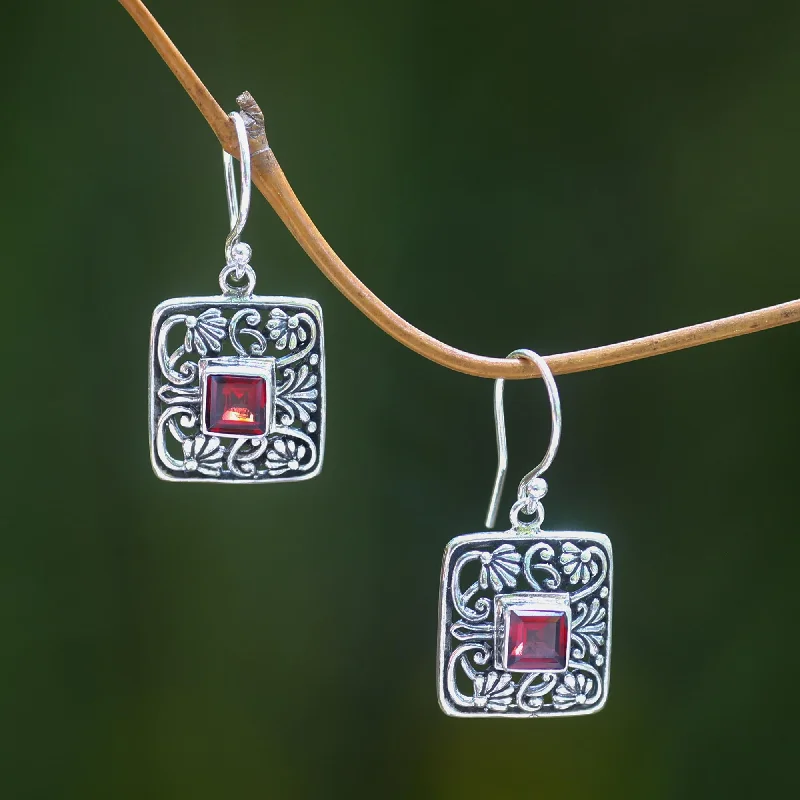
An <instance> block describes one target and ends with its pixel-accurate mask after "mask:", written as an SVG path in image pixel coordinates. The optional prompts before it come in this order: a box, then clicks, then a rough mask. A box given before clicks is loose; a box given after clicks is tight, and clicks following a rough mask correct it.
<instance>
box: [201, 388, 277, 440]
mask: <svg viewBox="0 0 800 800" xmlns="http://www.w3.org/2000/svg"><path fill="white" fill-rule="evenodd" d="M205 414H206V429H207V430H208V431H209V432H211V433H219V434H222V435H223V436H225V435H228V436H230V435H234V436H263V434H265V433H266V432H267V382H266V381H265V380H264V378H259V377H249V376H248V377H243V376H241V375H208V376H207V378H206V411H205Z"/></svg>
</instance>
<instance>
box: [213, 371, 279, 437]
mask: <svg viewBox="0 0 800 800" xmlns="http://www.w3.org/2000/svg"><path fill="white" fill-rule="evenodd" d="M198 364H199V370H200V376H199V379H200V427H201V429H202V431H203V433H205V434H207V435H209V436H220V437H223V438H226V439H252V438H254V437H253V434H251V433H228V432H226V433H219V432H216V431H212V430H209V428H208V404H209V397H208V378H209V377H210V376H212V375H220V376H222V377H226V378H262V379H263V380H264V381H265V383H266V407H265V410H264V415H265V416H264V419H265V430H264V432H263V433H261V434H259V435H258V436H256V437H255V438H260V437H261V436H268V435H269V432H270V431H271V430H272V428H273V427H274V425H275V420H274V416H275V359H274V358H242V357H241V356H223V357H222V358H201V359H200V361H199V362H198Z"/></svg>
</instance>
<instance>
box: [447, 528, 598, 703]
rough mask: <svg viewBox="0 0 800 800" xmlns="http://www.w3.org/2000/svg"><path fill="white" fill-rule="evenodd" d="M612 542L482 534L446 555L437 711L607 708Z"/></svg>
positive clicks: (455, 543) (582, 536)
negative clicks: (440, 708)
mask: <svg viewBox="0 0 800 800" xmlns="http://www.w3.org/2000/svg"><path fill="white" fill-rule="evenodd" d="M612 580H613V557H612V551H611V542H610V540H609V538H608V537H607V536H605V535H603V534H602V533H584V532H564V533H546V532H544V531H540V532H538V533H531V534H521V533H514V532H513V531H507V532H506V533H475V534H470V535H468V536H459V537H457V538H455V539H453V540H452V541H451V542H450V543H449V544H448V545H447V548H446V550H445V554H444V564H443V567H442V581H441V588H440V599H439V645H438V659H437V662H438V663H437V670H438V676H437V681H438V692H439V705H440V706H441V707H442V710H443V711H444V712H445V714H448V715H450V716H453V717H559V716H572V715H577V714H592V713H594V712H596V711H599V710H600V709H601V708H602V707H603V706H604V705H605V702H606V698H607V696H608V682H609V666H610V659H611V589H612Z"/></svg>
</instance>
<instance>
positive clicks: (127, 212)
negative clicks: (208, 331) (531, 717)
mask: <svg viewBox="0 0 800 800" xmlns="http://www.w3.org/2000/svg"><path fill="white" fill-rule="evenodd" d="M150 7H151V9H152V11H153V12H154V13H155V14H156V16H157V17H158V18H159V19H160V21H161V23H162V24H163V25H164V27H165V28H166V30H167V32H168V33H169V34H170V35H171V36H172V37H173V39H174V40H175V41H176V43H177V44H178V46H179V47H180V48H181V49H182V51H183V52H184V54H185V55H186V57H187V58H188V59H189V61H190V62H191V63H192V64H193V66H194V67H195V68H196V69H197V71H198V72H199V74H200V76H201V77H202V78H203V79H204V80H205V82H206V83H207V85H208V86H209V88H210V89H211V91H212V92H213V93H214V94H215V96H216V97H217V98H218V99H219V100H220V102H222V103H223V104H224V105H225V106H226V107H227V108H229V109H232V108H234V99H235V97H236V95H237V94H238V93H239V92H241V91H242V90H244V89H248V90H250V91H251V92H253V94H254V95H255V97H256V99H257V100H258V101H259V102H260V104H261V105H262V107H263V108H264V110H265V113H266V115H267V121H268V133H269V136H270V142H271V144H272V145H273V147H274V149H275V151H276V153H277V155H278V158H279V159H280V161H281V163H282V165H283V167H284V169H285V171H286V172H287V174H288V176H289V178H290V180H291V181H292V183H293V185H294V188H295V190H296V191H297V192H298V194H299V196H300V197H301V198H302V200H303V202H304V203H305V205H306V207H307V209H308V210H309V212H310V213H311V214H312V216H313V217H314V219H315V220H316V222H317V224H318V225H319V226H320V228H321V230H322V231H323V233H324V234H325V235H326V237H327V238H328V239H329V240H330V242H331V243H332V244H333V246H334V247H335V248H336V249H337V250H338V252H339V253H340V255H341V256H342V257H343V258H344V259H345V261H346V262H347V263H348V264H349V265H350V266H351V267H352V268H354V270H355V271H356V272H357V273H358V275H359V276H360V277H361V278H362V279H363V280H364V281H365V282H366V283H367V284H368V285H369V286H370V287H371V288H372V289H374V290H375V291H376V292H377V293H378V295H379V296H381V297H382V298H384V299H385V300H386V301H387V302H388V303H389V304H390V305H392V306H393V307H394V308H395V309H397V311H399V312H400V313H401V314H403V315H404V316H406V317H407V318H408V319H410V320H411V321H413V322H414V323H415V324H417V325H419V326H420V327H421V328H423V329H424V330H426V331H429V332H430V333H432V334H434V335H435V336H438V337H441V338H442V339H444V340H445V341H447V342H449V343H451V344H454V345H457V346H459V347H462V348H464V349H467V350H472V351H475V352H480V353H484V354H491V355H496V356H502V355H504V354H505V353H507V352H508V351H510V350H512V349H513V348H516V347H531V348H535V349H537V350H539V351H540V352H542V353H554V352H562V351H567V350H572V349H578V348H584V347H590V346H594V345H601V344H607V343H610V342H614V341H619V340H623V339H627V338H632V337H636V336H641V335H645V334H649V333H654V332H657V331H661V330H666V329H669V328H674V327H678V326H681V325H687V324H691V323H695V322H700V321H703V320H706V319H711V318H714V317H719V316H723V315H727V314H732V313H737V312H740V311H745V310H750V309H755V308H758V307H760V306H765V305H769V304H773V303H777V302H781V301H784V300H790V299H793V298H794V297H797V296H798V294H799V292H798V287H799V286H800V272H799V271H798V268H797V265H796V260H797V254H798V252H800V225H798V223H797V186H798V183H800V145H799V144H798V142H800V113H798V93H800V5H798V3H797V2H795V1H794V0H792V1H788V0H787V2H779V1H778V0H772V1H770V2H767V1H766V0H758V1H757V0H750V1H749V2H743V1H739V2H736V1H735V0H725V1H723V0H700V1H699V2H698V0H693V1H691V2H690V0H669V2H667V0H658V1H655V0H651V1H649V2H630V0H627V1H623V0H611V1H609V2H603V3H598V2H593V1H592V0H574V2H568V3H552V2H550V3H545V2H538V1H537V2H526V3H522V2H514V3H503V2H499V3H481V2H469V1H466V0H461V2H453V1H452V0H446V1H444V2H443V1H441V0H437V2H432V1H431V0H408V2H405V3H375V2H356V1H355V0H339V2H335V3H334V2H322V1H321V0H320V1H318V2H315V1H314V0H301V1H300V2H298V1H297V0H295V1H294V2H290V3H267V2H264V3H252V2H249V3H248V2H244V0H225V1H224V2H223V0H202V2H201V0H152V2H151V5H150ZM0 45H2V46H1V47H0V63H2V66H3V72H2V74H3V76H4V80H3V124H2V126H0V143H2V147H3V152H4V153H5V157H4V159H3V162H2V166H0V174H2V179H3V187H4V190H5V191H4V196H5V198H6V199H5V202H4V204H3V214H2V217H0V232H2V234H3V242H4V263H5V269H4V282H3V285H4V288H3V300H4V302H3V311H2V326H3V355H4V359H5V363H6V368H5V378H4V380H3V388H4V391H3V410H2V418H3V420H4V428H5V431H4V432H5V437H4V439H5V445H4V458H3V465H4V472H5V473H6V477H5V480H4V482H3V489H4V495H5V500H4V501H3V504H2V509H3V512H2V515H3V537H2V543H3V551H2V557H0V614H2V636H1V637H0V642H2V644H1V645H0V730H1V731H2V734H0V735H1V737H2V741H0V759H1V762H2V763H0V795H2V797H3V798H13V800H16V799H17V798H20V799H22V798H25V799H27V798H37V799H38V798H48V800H51V799H52V798H82V799H86V798H95V797H96V798H137V800H138V799H139V798H145V797H146V798H193V799H194V800H197V799H200V798H244V797H278V798H283V797H286V798H328V797H330V798H340V797H342V798H347V797H358V796H370V797H391V798H395V797H397V798H406V797H417V798H443V799H444V800H446V799H447V798H451V797H452V798H464V797H497V798H500V797H509V798H520V797H524V798H527V797H531V798H534V797H548V798H553V797H557V798H561V799H562V800H572V798H586V797H597V798H605V797H609V798H621V797H624V798H627V797H631V798H656V799H659V798H695V797H697V798H701V797H702V798H708V797H723V796H725V797H764V796H768V795H771V794H774V793H776V792H777V791H778V790H779V789H780V788H782V787H783V786H784V785H786V782H787V781H788V780H789V779H790V778H791V777H792V776H793V775H795V763H794V762H796V755H795V754H796V750H797V745H798V737H797V723H796V719H797V714H798V712H799V711H800V708H799V707H798V706H799V703H798V700H799V699H800V696H799V695H798V690H797V686H798V676H797V663H798V661H797V658H798V655H799V653H798V647H797V635H796V627H797V623H796V620H797V616H798V611H799V610H800V609H798V602H797V595H796V586H797V582H798V565H799V564H800V544H799V543H798V537H797V529H796V528H797V526H796V523H795V520H796V516H797V496H798V490H797V485H798V468H797V459H796V453H797V441H798V435H800V430H799V428H800V425H799V423H798V420H799V419H800V417H799V416H798V413H797V400H796V398H797V395H798V389H800V376H798V369H797V353H798V348H800V326H798V327H794V326H790V327H785V328H779V329H776V330H773V331H768V332H765V333H760V334H758V335H754V336H748V337H744V338H740V339H734V340H731V341H727V342H723V343H718V344H714V345H709V346H707V347H702V348H699V349H696V350H690V351H686V352H682V353H678V354H674V355H668V356H663V357H660V358H656V359H651V360H647V361H642V362H639V363H633V364H628V365H625V366H619V367H614V368H612V369H604V370H600V371H597V372H592V373H585V374H579V375H570V376H565V377H563V378H561V379H560V380H559V386H560V389H561V393H562V400H563V405H564V420H565V428H564V438H563V445H562V448H561V452H560V454H559V457H558V459H557V460H556V463H555V465H554V466H553V468H552V469H551V471H550V473H549V474H548V478H549V480H550V487H551V491H550V495H549V496H548V502H547V511H548V515H547V516H548V525H549V527H551V528H554V529H559V528H562V529H579V530H580V529H588V530H598V531H602V532H605V533H608V534H609V535H610V536H611V537H612V541H613V543H614V548H615V554H616V561H617V563H616V598H615V621H614V627H615V631H614V639H615V646H614V658H613V681H612V686H611V694H610V698H609V703H608V706H607V707H606V710H604V711H603V712H602V714H599V715H597V716H596V717H585V718H575V719H566V720H559V721H546V722H545V721H514V722H511V721H502V720H497V721H495V720H489V721H482V720H473V721H465V720H452V719H448V718H446V717H445V716H444V715H443V714H442V713H441V712H440V711H439V709H438V707H437V703H436V696H435V680H434V658H435V629H436V614H437V611H436V599H437V592H438V580H439V569H440V564H441V554H442V550H443V547H444V545H445V543H446V542H447V540H448V539H450V538H451V537H453V536H455V535H458V534H461V533H467V532H471V531H476V530H481V529H482V528H483V522H482V520H483V515H484V513H485V506H486V503H487V502H488V498H489V491H490V488H491V483H492V479H493V474H494V468H495V460H494V459H495V454H494V429H493V423H492V418H491V384H490V383H489V382H488V381H482V380H479V379H476V378H469V377H465V376H462V375H458V374H456V373H452V372H449V371H447V370H445V369H443V368H441V367H438V366H436V365H434V364H431V363H428V362H427V361H424V360H423V359H421V358H420V357H418V356H416V355H414V354H413V353H411V352H409V351H408V350H405V349H404V348H402V347H401V346H400V345H398V344H396V343H395V342H394V341H392V340H391V339H389V338H388V337H387V336H385V335H384V334H383V333H381V332H380V331H379V330H378V329H377V328H375V327H374V326H372V325H371V324H370V323H369V322H367V320H366V319H365V318H363V317H362V316H361V315H360V314H359V313H358V312H357V311H356V310H355V309H354V308H353V307H352V306H350V305H349V304H348V303H347V302H346V301H345V300H344V299H343V298H342V297H341V296H340V295H339V294H338V293H337V292H336V291H335V290H334V289H333V287H332V286H331V285H330V284H329V283H328V282H327V281H326V280H325V278H324V277H323V276H322V275H321V274H320V273H319V272H318V271H317V270H316V269H315V268H314V266H313V264H312V263H311V262H310V261H309V260H308V259H307V258H306V256H305V255H304V254H303V252H302V251H301V250H300V248H299V246H298V245H297V244H296V243H295V242H294V240H293V239H292V238H291V236H290V235H289V234H288V233H287V231H286V230H285V229H284V228H283V227H282V225H281V224H280V222H279V220H278V219H277V218H276V217H275V215H274V214H273V212H272V211H271V209H270V208H269V207H268V206H267V204H266V202H264V200H263V198H261V197H260V196H259V195H254V203H253V210H252V214H251V217H250V223H249V226H248V228H247V231H246V239H247V241H248V242H250V243H251V244H252V246H253V249H254V264H255V266H256V268H257V270H258V277H259V280H258V289H259V290H260V292H262V293H276V294H288V295H292V294H297V295H301V296H309V297H313V298H315V299H317V300H319V301H320V302H321V303H322V306H323V308H324V311H325V321H326V336H327V345H328V378H329V382H328V390H329V395H328V413H329V430H328V441H327V453H326V463H325V468H324V470H323V472H322V475H321V476H320V477H319V478H318V479H316V480H314V481H311V482H308V483H299V484H294V485H292V484H290V485H276V486H272V487H247V488H232V487H215V486H208V485H188V484H187V485H175V484H168V483H162V482H159V481H158V480H157V479H156V478H155V477H154V476H153V474H152V473H151V470H150V464H149V461H148V450H147V389H146V364H147V339H148V327H149V323H150V315H151V312H152V308H153V307H154V306H155V305H156V304H157V303H159V302H160V301H161V300H163V299H165V298H168V297H173V296H180V295H186V294H207V293H213V292H214V291H215V288H216V286H217V273H218V271H219V269H220V267H221V265H222V264H221V261H222V250H223V240H224V237H225V234H226V232H227V228H226V223H227V216H226V210H225V201H224V189H223V180H222V168H221V157H220V150H219V147H218V144H217V142H216V140H215V138H214V136H213V134H212V133H211V132H210V130H209V129H208V127H207V126H206V124H205V122H204V121H203V120H202V118H201V117H200V115H199V114H198V113H197V111H196V110H195V108H194V106H193V105H192V103H191V102H190V100H189V99H188V98H187V97H186V95H185V94H184V93H183V90H182V89H181V88H180V86H179V85H178V83H177V82H176V81H175V79H174V78H173V77H172V75H171V74H170V73H169V71H168V70H167V68H166V67H165V66H164V64H163V63H162V62H161V61H160V59H159V58H158V56H157V55H156V53H155V52H154V50H153V49H152V47H151V46H150V45H149V43H148V42H147V41H146V39H145V38H144V36H143V35H142V34H141V33H140V31H139V30H138V28H137V27H136V26H135V25H134V24H133V22H132V21H131V20H130V19H129V18H128V16H127V14H126V13H125V12H124V10H123V9H122V8H121V7H120V6H119V5H118V4H117V3H115V2H111V0H107V1H106V2H100V0H93V1H92V2H89V1H88V0H86V1H84V2H81V3H63V2H56V0H40V2H36V3H11V2H5V3H4V4H3V6H2V17H0ZM34 358H37V359H38V360H37V362H36V363H34V361H33V360H34ZM506 395H507V402H508V414H509V425H510V442H511V473H510V480H509V488H508V492H507V495H506V499H505V501H504V507H505V508H508V506H509V505H510V503H511V496H512V486H515V485H516V480H517V479H518V476H521V475H522V472H523V471H524V470H526V469H528V468H530V467H531V466H532V465H533V463H535V462H537V461H538V459H539V458H540V456H541V453H542V452H543V448H544V445H545V442H546V438H547V410H546V402H545V399H544V391H543V389H542V387H541V385H540V384H538V383H533V384H526V385H519V384H515V385H513V386H509V387H508V388H507V392H506ZM287 608H288V609H290V611H289V613H286V612H285V610H286V609H287Z"/></svg>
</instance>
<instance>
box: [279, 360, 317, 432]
mask: <svg viewBox="0 0 800 800" xmlns="http://www.w3.org/2000/svg"><path fill="white" fill-rule="evenodd" d="M284 377H285V379H286V380H285V382H284V383H283V384H282V385H280V386H279V387H278V396H277V398H276V401H277V403H278V405H279V406H281V407H282V408H283V411H284V413H282V415H281V424H282V425H291V424H292V423H293V422H294V421H295V417H299V419H300V421H301V422H302V423H306V424H307V423H309V422H310V421H311V415H312V414H313V413H314V412H315V411H316V410H317V407H318V406H317V398H318V397H319V389H317V381H318V376H317V375H316V374H315V373H313V372H311V370H310V369H309V367H308V365H306V364H303V366H302V367H300V369H299V370H297V371H295V370H293V369H291V368H290V367H287V368H286V369H285V370H284ZM312 430H313V429H312Z"/></svg>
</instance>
